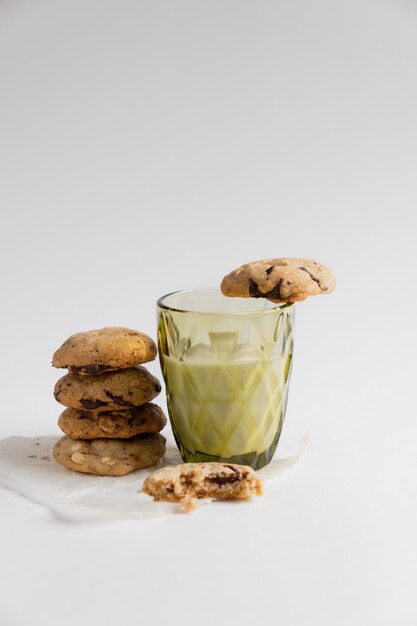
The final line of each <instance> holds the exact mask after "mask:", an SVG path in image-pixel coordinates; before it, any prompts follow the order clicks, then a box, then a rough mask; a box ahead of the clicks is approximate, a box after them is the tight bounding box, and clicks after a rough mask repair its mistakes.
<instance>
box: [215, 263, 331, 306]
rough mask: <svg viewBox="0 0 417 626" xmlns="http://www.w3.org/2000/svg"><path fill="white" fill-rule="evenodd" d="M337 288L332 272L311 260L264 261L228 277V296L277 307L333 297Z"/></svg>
mask: <svg viewBox="0 0 417 626" xmlns="http://www.w3.org/2000/svg"><path fill="white" fill-rule="evenodd" d="M335 287H336V282H335V279H334V276H333V274H332V272H331V271H330V270H329V269H328V268H327V267H326V266H325V265H323V264H321V263H318V262H317V261H312V260H310V259H286V258H282V259H264V260H261V261H253V262H252V263H246V264H245V265H242V266H241V267H239V268H238V269H236V270H234V271H233V272H230V274H228V275H227V276H225V277H224V278H223V280H222V283H221V286H220V288H221V291H222V293H223V294H224V295H225V296H230V297H239V298H266V299H267V300H271V301H272V302H276V303H281V302H282V303H284V302H299V301H301V300H305V299H306V298H307V297H308V296H316V295H319V294H326V293H331V292H332V291H333V290H334V289H335Z"/></svg>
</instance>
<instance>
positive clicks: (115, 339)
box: [52, 327, 156, 375]
mask: <svg viewBox="0 0 417 626" xmlns="http://www.w3.org/2000/svg"><path fill="white" fill-rule="evenodd" d="M155 357H156V345H155V343H154V341H153V340H152V339H151V338H150V337H148V335H145V334H144V333H141V332H139V331H137V330H131V329H130V328H116V327H109V328H101V329H99V330H89V331H87V332H83V333H76V334H75V335H71V337H69V338H68V339H67V340H66V341H65V342H64V343H63V344H62V346H61V347H60V348H59V349H58V350H57V351H56V352H55V354H54V356H53V358H52V364H53V366H54V367H67V368H69V369H71V370H72V371H73V372H75V373H76V374H81V375H89V374H90V375H91V374H101V373H102V372H107V371H111V370H117V369H123V368H125V367H132V366H134V365H139V364H141V363H147V362H148V361H153V360H154V359H155Z"/></svg>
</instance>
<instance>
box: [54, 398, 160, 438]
mask: <svg viewBox="0 0 417 626" xmlns="http://www.w3.org/2000/svg"><path fill="white" fill-rule="evenodd" d="M166 423H167V419H166V417H165V415H164V412H163V411H162V409H161V408H160V407H159V406H157V405H156V404H153V403H152V402H148V403H147V404H144V405H142V406H139V407H133V408H131V409H126V410H124V411H123V410H120V411H102V412H101V413H97V412H96V411H79V410H77V409H65V411H64V412H63V413H61V415H60V417H59V420H58V426H59V427H60V429H61V430H62V431H63V432H64V433H65V434H66V435H68V436H69V437H71V438H72V439H99V438H119V439H126V438H129V437H134V436H135V435H139V434H141V433H159V431H160V430H162V429H163V428H164V426H165V425H166Z"/></svg>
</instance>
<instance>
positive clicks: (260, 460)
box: [171, 421, 282, 470]
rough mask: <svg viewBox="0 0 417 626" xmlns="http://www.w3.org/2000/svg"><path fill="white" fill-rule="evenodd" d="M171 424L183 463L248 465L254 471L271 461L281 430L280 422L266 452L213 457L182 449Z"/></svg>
mask: <svg viewBox="0 0 417 626" xmlns="http://www.w3.org/2000/svg"><path fill="white" fill-rule="evenodd" d="M171 424H172V426H173V433H174V437H175V442H176V444H177V446H178V450H179V452H180V454H181V457H182V459H183V461H184V463H202V462H207V461H211V462H215V463H237V464H238V465H249V466H250V467H252V468H253V469H254V470H259V469H262V468H263V467H265V465H268V463H269V462H270V461H271V459H272V457H273V456H274V454H275V450H276V449H277V445H278V441H279V438H280V435H281V430H282V422H281V425H280V429H279V431H278V432H277V434H276V435H275V437H274V439H273V441H272V443H271V445H270V446H269V448H268V449H267V450H264V451H263V452H247V453H246V454H236V455H234V456H230V457H222V456H215V455H212V454H205V453H204V452H199V451H196V452H195V453H194V454H193V453H192V452H189V451H188V450H186V449H185V448H184V446H183V445H182V443H181V440H180V439H179V437H178V436H177V434H176V433H175V430H174V424H173V422H172V421H171Z"/></svg>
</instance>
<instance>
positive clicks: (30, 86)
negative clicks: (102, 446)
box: [0, 0, 417, 626]
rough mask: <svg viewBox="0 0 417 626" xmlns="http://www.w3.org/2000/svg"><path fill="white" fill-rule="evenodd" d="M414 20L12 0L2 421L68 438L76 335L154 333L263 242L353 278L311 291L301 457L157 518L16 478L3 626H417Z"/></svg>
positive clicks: (294, 410) (4, 152) (300, 355)
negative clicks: (45, 500) (257, 489)
mask: <svg viewBox="0 0 417 626" xmlns="http://www.w3.org/2000/svg"><path fill="white" fill-rule="evenodd" d="M416 28H417V10H416V6H415V3H413V2H411V1H406V0H402V1H399V2H389V1H388V0H387V1H379V2H378V1H376V0H361V1H359V0H350V1H349V2H347V1H342V2H331V1H330V0H327V1H326V0H318V1H317V2H314V3H311V2H309V1H308V0H297V1H296V2H289V1H284V0H282V1H278V2H262V3H257V2H249V1H246V0H245V1H239V2H238V1H237V0H230V1H229V0H228V1H227V2H223V1H222V2H220V1H217V0H215V1H213V2H203V1H200V0H198V1H196V2H195V1H193V2H192V1H191V0H190V1H188V2H185V1H179V2H177V1H174V2H166V1H162V2H158V3H153V2H143V1H139V2H137V1H135V2H134V1H133V0H121V1H120V2H116V3H115V2H110V1H109V0H104V1H103V0H102V1H100V2H98V0H73V1H72V2H68V1H66V0H64V1H62V2H58V3H57V2H52V0H40V1H39V2H32V3H29V2H13V1H12V0H9V1H6V2H3V3H1V5H0V35H1V36H0V89H1V97H0V112H1V115H0V137H1V141H0V177H1V185H0V200H1V202H0V211H1V222H2V223H1V228H0V258H1V268H2V277H1V315H2V321H1V325H0V345H1V352H2V355H1V359H0V361H1V364H0V380H1V401H0V411H1V413H0V414H1V422H0V438H4V437H8V436H11V435H25V436H35V435H50V434H55V433H56V434H58V428H57V426H56V420H57V417H58V414H59V410H60V409H59V407H58V405H57V404H56V403H55V402H54V400H53V397H52V388H53V385H54V383H55V381H56V379H57V378H58V376H59V373H57V372H56V371H55V370H53V369H52V368H51V366H50V360H51V355H52V353H53V351H54V350H55V349H56V347H57V346H58V345H60V343H61V342H62V341H63V340H64V339H65V338H66V337H67V336H68V335H69V334H71V333H73V332H76V331H80V330H87V329H89V328H98V327H101V326H106V325H124V326H130V327H133V328H139V329H141V330H143V331H145V332H148V333H149V334H151V335H153V336H155V334H156V332H155V302H156V299H157V297H158V296H160V295H162V294H163V293H166V292H169V291H173V290H177V289H181V288H187V287H193V286H205V285H216V284H218V283H219V281H220V280H221V278H222V276H223V275H224V274H225V273H226V272H228V271H230V270H231V269H233V268H234V267H236V266H237V265H240V264H241V263H243V262H246V261H249V260H252V259H256V258H264V257H269V256H305V257H310V258H317V259H319V260H321V261H323V262H324V263H327V264H328V265H329V266H331V267H332V268H333V269H334V271H335V274H336V277H337V280H338V288H337V291H336V292H335V293H334V294H333V295H331V296H328V297H325V298H315V299H310V300H309V301H306V302H304V303H300V304H298V305H297V311H296V317H297V328H296V353H295V361H294V371H293V378H292V383H291V394H290V401H289V406H288V411H287V420H286V424H285V428H284V432H283V436H282V437H283V440H282V441H283V443H284V442H287V443H288V442H289V443H291V442H295V441H296V440H297V439H298V438H299V437H302V436H303V435H305V434H309V437H310V447H309V449H308V451H307V452H306V453H305V455H304V456H303V458H302V460H301V461H300V462H299V463H298V464H297V465H296V466H295V467H293V468H292V469H290V470H289V471H288V472H287V473H285V474H283V475H282V476H281V477H279V478H277V479H276V480H275V481H273V482H270V483H268V484H267V486H266V489H265V494H264V496H263V497H262V498H259V499H257V500H256V501H253V502H251V503H245V504H233V503H213V504H210V505H206V506H202V507H201V508H199V509H198V510H197V511H196V512H194V513H193V514H189V515H187V514H174V515H170V516H168V517H165V518H160V519H156V520H138V521H135V522H132V521H121V522H110V523H105V524H92V525H91V524H87V525H80V524H78V525H77V524H69V523H64V522H60V521H57V520H56V519H55V518H54V517H53V515H52V514H51V513H50V512H49V511H48V510H46V509H44V508H43V507H42V506H39V505H36V504H34V503H32V502H30V501H28V500H26V499H24V498H23V497H21V496H19V495H17V494H15V493H13V492H11V491H8V490H6V489H0V498H1V501H0V502H1V504H0V506H1V515H0V530H1V532H0V547H1V558H0V574H1V575H0V578H1V593H0V624H1V626H37V625H39V626H40V625H42V626H50V625H52V624H54V625H55V624H60V626H74V625H77V626H81V625H84V624H91V623H93V624H99V625H100V626H110V625H114V624H129V623H140V624H144V625H146V626H153V625H158V626H159V625H160V624H172V625H174V624H175V626H176V625H177V624H178V625H179V624H191V623H197V624H199V625H201V626H206V625H207V626H208V625H212V624H216V623H222V624H233V625H234V624H236V625H246V624H247V625H251V626H252V625H253V624H261V623H279V624H285V625H286V626H307V625H308V626H310V625H311V624H318V625H320V626H335V625H337V626H353V625H354V626H362V625H364V626H403V625H407V626H409V625H410V626H411V625H414V626H415V625H416V624H417V602H416V600H415V588H416V574H417V571H416V570H417V565H416V563H417V550H416V528H417V519H416V517H417V516H416V487H417V484H416V483H417V480H416V475H417V474H416V473H417V460H416V459H417V455H416V453H415V441H416V434H417V432H416V421H417V420H416V402H415V396H416V384H415V372H416V360H415V349H416V332H415V305H416V296H415V285H416V267H417V264H416V261H417V255H416V247H415V241H416V234H417V223H416V216H415V215H416V213H415V211H416V208H415V207H416V201H417V182H416V166H417V141H416V139H417V116H416V110H417V75H416V67H417V37H416ZM151 369H152V371H153V372H154V373H155V374H156V375H158V376H160V372H159V369H158V365H157V363H153V364H152V366H151ZM278 453H279V451H278Z"/></svg>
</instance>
